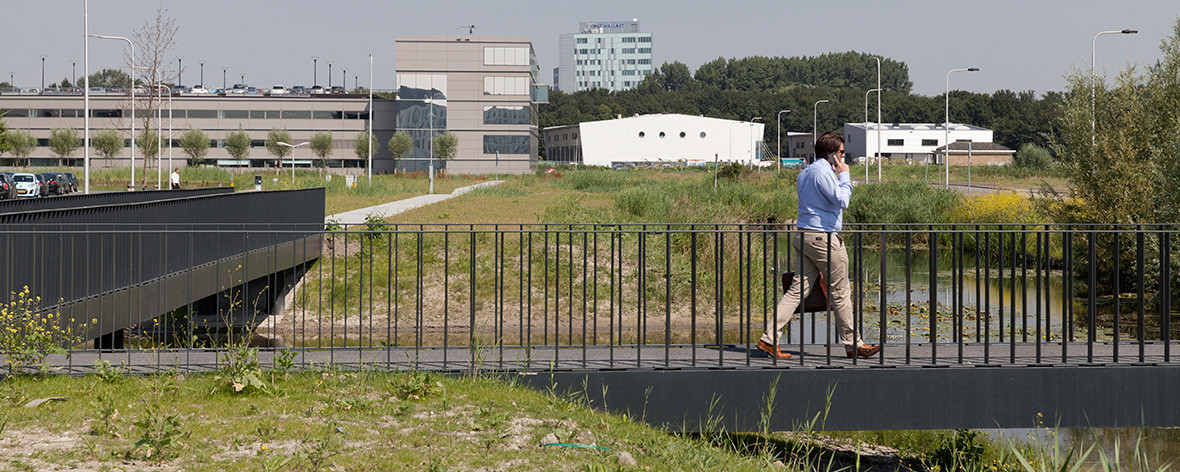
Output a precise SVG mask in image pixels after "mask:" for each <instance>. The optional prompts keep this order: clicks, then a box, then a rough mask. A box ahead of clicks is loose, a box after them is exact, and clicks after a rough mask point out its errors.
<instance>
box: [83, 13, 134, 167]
mask: <svg viewBox="0 0 1180 472" xmlns="http://www.w3.org/2000/svg"><path fill="white" fill-rule="evenodd" d="M86 37H88V38H98V39H117V40H120V41H126V42H127V47H129V48H131V55H130V56H128V57H130V58H131V185H128V186H127V190H135V43H133V42H131V40H130V39H127V38H124V37H122V36H105V35H101V34H89V33H87V34H86ZM83 69H88V68H87V67H83ZM88 72H89V71H87V70H84V71H82V73H84V74H85V73H88ZM89 85H90V84H89V79H87V90H89V88H90V87H89ZM87 94H89V92H87ZM87 96H89V95H87ZM85 113H86V117H87V119H88V120H89V117H90V107H89V100H87V107H86V110H85ZM86 136H87V137H89V136H90V133H89V132H87V133H86Z"/></svg>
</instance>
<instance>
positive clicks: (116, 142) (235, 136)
mask: <svg viewBox="0 0 1180 472" xmlns="http://www.w3.org/2000/svg"><path fill="white" fill-rule="evenodd" d="M433 139H434V151H435V156H436V157H438V158H440V159H442V160H449V159H451V158H453V157H454V155H455V151H456V150H457V147H458V138H457V137H456V136H455V135H454V134H453V133H451V132H442V133H439V134H437V135H435V136H434V138H433ZM291 141H292V139H291V134H290V133H289V132H288V131H287V130H286V129H285V128H275V129H272V130H270V132H268V133H267V134H266V150H267V151H268V152H269V153H270V154H271V155H272V156H274V157H275V158H276V159H283V158H285V157H287V156H288V155H290V154H291V152H292V151H293V150H294V148H292V147H291V146H290V144H291ZM210 143H211V141H210V139H209V135H208V134H206V133H205V132H204V131H202V130H201V129H200V128H190V129H188V130H187V131H185V132H184V133H183V134H182V135H181V137H180V140H179V141H178V142H177V145H178V146H179V147H180V148H181V149H182V150H183V151H184V153H185V154H186V155H187V156H188V162H189V165H199V164H203V163H205V162H204V159H205V157H206V156H207V155H208V154H209V147H210V146H211V144H210ZM251 143H252V140H251V139H250V135H249V134H248V133H246V131H245V130H243V129H242V128H240V127H239V128H238V129H237V130H236V131H233V132H231V133H229V135H228V136H226V139H225V150H226V152H227V153H229V155H230V156H233V158H234V159H245V158H247V157H249V156H250V148H251ZM136 144H137V145H138V147H139V149H141V150H142V151H143V153H144V166H145V168H146V166H147V165H148V163H149V162H150V161H152V160H153V159H155V158H156V157H157V156H158V155H159V153H160V137H159V135H157V134H156V132H155V131H152V130H150V129H149V130H144V131H143V132H141V133H140V135H139V137H138V138H136ZM308 144H309V147H310V148H311V150H312V152H313V153H315V155H316V157H318V158H319V160H320V167H321V168H323V167H325V166H326V165H327V159H328V157H330V156H331V155H332V152H333V150H334V149H335V146H336V143H335V140H334V139H333V138H332V133H329V132H327V131H321V132H319V133H316V134H315V135H313V136H312V137H311V141H310V142H309V143H308ZM47 145H48V147H49V149H50V150H51V151H52V152H53V153H54V155H56V156H57V158H58V164H59V165H61V163H62V160H64V159H68V158H70V157H72V156H73V154H74V152H76V151H77V150H78V149H80V148H81V147H82V146H83V142H82V138H81V137H79V133H78V131H77V130H75V129H73V128H54V129H53V130H52V132H51V133H50V136H49V140H48V143H47ZM90 146H91V148H93V149H94V150H95V152H97V153H98V155H100V156H102V157H103V158H106V159H113V158H115V157H116V156H118V155H119V153H121V152H122V151H123V149H124V148H125V147H126V144H125V142H124V140H123V135H122V133H120V132H119V131H117V130H114V129H104V130H101V131H98V132H97V133H96V134H95V135H94V136H93V137H92V138H91V141H90ZM369 146H372V147H373V151H372V152H373V153H374V154H376V153H378V152H380V149H381V143H378V142H377V139H376V138H375V137H374V136H373V135H372V133H370V132H368V131H361V132H360V133H358V134H357V136H356V141H355V145H354V151H355V152H356V156H357V157H359V158H364V157H367V156H368V155H369ZM386 146H387V149H389V152H390V154H392V155H393V165H394V168H395V169H396V168H397V165H398V163H399V161H400V160H401V159H402V158H403V157H405V156H406V154H409V153H410V151H411V150H413V147H414V140H413V138H412V137H411V136H410V135H409V133H406V132H397V133H394V135H393V136H392V137H390V138H389V142H388V143H386ZM36 147H37V139H36V138H35V137H33V134H32V133H30V132H28V131H25V130H8V129H7V127H6V125H5V124H4V121H3V120H0V156H2V155H4V154H5V153H11V154H12V156H13V157H14V158H16V159H17V160H18V164H27V162H28V161H27V159H28V157H29V155H30V154H32V152H33V149H34V148H36Z"/></svg>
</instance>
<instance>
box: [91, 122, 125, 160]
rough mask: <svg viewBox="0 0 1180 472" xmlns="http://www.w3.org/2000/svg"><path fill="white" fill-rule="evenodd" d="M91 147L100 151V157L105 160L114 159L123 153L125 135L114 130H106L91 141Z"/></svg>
mask: <svg viewBox="0 0 1180 472" xmlns="http://www.w3.org/2000/svg"><path fill="white" fill-rule="evenodd" d="M90 147H93V148H94V150H95V151H98V155H100V156H102V157H103V158H104V159H108V160H109V159H114V158H115V156H117V155H118V154H119V153H120V152H123V135H121V134H119V132H118V131H115V130H113V129H104V130H102V131H99V132H98V134H97V135H95V136H94V138H93V139H91V140H90Z"/></svg>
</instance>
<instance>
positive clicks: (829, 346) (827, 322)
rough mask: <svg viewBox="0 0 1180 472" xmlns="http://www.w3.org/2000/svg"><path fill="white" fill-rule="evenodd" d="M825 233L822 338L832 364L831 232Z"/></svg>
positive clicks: (828, 363) (828, 361)
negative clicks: (825, 299)
mask: <svg viewBox="0 0 1180 472" xmlns="http://www.w3.org/2000/svg"><path fill="white" fill-rule="evenodd" d="M825 235H826V239H827V249H826V250H827V259H826V260H827V262H828V273H827V280H824V283H825V284H827V285H828V306H827V309H828V318H827V319H826V320H825V322H824V327H825V328H826V330H827V333H826V334H825V335H824V337H825V339H824V352H825V355H826V356H827V360H826V362H827V365H832V324H833V323H835V322H836V320H835V319H833V317H832V302H833V301H832V296H831V294H832V233H831V232H827V233H825ZM800 288H802V287H800ZM800 297H802V292H800ZM856 347H857V346H856V345H855V341H853V349H856ZM855 357H856V356H853V361H855V360H856V359H855Z"/></svg>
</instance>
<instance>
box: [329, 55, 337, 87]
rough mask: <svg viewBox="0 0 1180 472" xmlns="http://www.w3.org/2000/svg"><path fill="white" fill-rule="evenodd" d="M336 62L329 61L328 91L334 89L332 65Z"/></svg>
mask: <svg viewBox="0 0 1180 472" xmlns="http://www.w3.org/2000/svg"><path fill="white" fill-rule="evenodd" d="M335 63H336V61H328V90H331V89H332V64H335Z"/></svg>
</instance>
